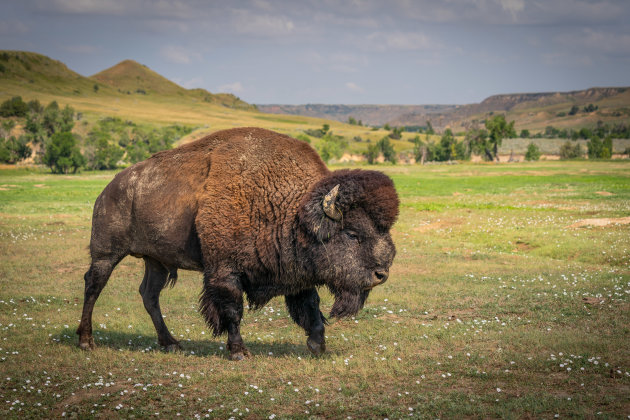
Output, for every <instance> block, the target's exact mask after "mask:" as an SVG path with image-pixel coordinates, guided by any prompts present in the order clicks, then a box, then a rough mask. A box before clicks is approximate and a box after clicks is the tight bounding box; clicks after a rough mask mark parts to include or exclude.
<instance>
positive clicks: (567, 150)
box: [560, 141, 582, 159]
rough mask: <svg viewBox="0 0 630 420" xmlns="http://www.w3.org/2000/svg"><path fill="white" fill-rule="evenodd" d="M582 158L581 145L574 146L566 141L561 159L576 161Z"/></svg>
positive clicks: (561, 147) (561, 149) (561, 152)
mask: <svg viewBox="0 0 630 420" xmlns="http://www.w3.org/2000/svg"><path fill="white" fill-rule="evenodd" d="M580 157H582V148H581V147H580V143H575V144H572V143H571V142H570V141H566V142H565V143H564V144H563V145H562V146H560V159H576V158H580Z"/></svg>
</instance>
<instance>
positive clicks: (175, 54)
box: [160, 45, 200, 64]
mask: <svg viewBox="0 0 630 420" xmlns="http://www.w3.org/2000/svg"><path fill="white" fill-rule="evenodd" d="M160 55H161V56H162V57H163V58H165V59H166V60H168V61H170V62H171V63H175V64H190V63H191V62H192V61H193V60H194V59H199V58H200V55H199V53H196V52H190V51H187V50H186V49H185V48H182V47H178V46H175V45H166V46H164V47H162V48H161V49H160Z"/></svg>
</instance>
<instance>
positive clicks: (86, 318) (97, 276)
mask: <svg viewBox="0 0 630 420" xmlns="http://www.w3.org/2000/svg"><path fill="white" fill-rule="evenodd" d="M121 259H122V258H114V259H107V258H105V259H98V260H97V259H92V264H91V265H90V269H89V270H88V271H87V273H85V275H84V276H83V279H84V280H85V294H84V297H83V313H82V314H81V323H80V324H79V328H78V329H77V334H78V335H79V347H81V349H83V350H91V349H93V348H94V338H93V337H92V312H93V310H94V304H95V303H96V299H98V297H99V295H100V294H101V291H102V290H103V288H104V287H105V285H106V284H107V280H109V276H110V275H111V274H112V271H113V270H114V267H115V266H116V264H118V262H119V261H120V260H121Z"/></svg>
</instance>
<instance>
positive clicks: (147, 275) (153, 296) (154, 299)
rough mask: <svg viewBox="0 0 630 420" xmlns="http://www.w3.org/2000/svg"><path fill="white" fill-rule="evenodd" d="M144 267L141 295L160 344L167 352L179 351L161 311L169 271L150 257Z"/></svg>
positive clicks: (145, 260)
mask: <svg viewBox="0 0 630 420" xmlns="http://www.w3.org/2000/svg"><path fill="white" fill-rule="evenodd" d="M144 266H145V269H144V279H143V280H142V284H140V295H142V302H143V303H144V308H145V309H146V310H147V312H148V313H149V315H150V316H151V320H152V321H153V325H154V326H155V331H156V332H157V335H158V342H159V343H160V345H161V346H162V347H164V348H165V349H166V350H167V351H174V350H179V349H181V346H180V345H179V342H178V341H177V340H175V338H173V336H172V335H171V333H170V332H169V330H168V328H167V327H166V324H165V323H164V318H163V317H162V311H161V310H160V292H161V291H162V289H163V288H164V286H165V285H166V283H167V281H168V278H169V277H168V276H169V271H168V270H167V269H166V267H164V265H162V263H160V262H159V261H156V260H154V259H152V258H149V257H145V258H144Z"/></svg>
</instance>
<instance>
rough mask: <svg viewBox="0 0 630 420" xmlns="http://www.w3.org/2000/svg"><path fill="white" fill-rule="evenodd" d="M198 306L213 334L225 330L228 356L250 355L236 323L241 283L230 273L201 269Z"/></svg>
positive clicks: (240, 310)
mask: <svg viewBox="0 0 630 420" xmlns="http://www.w3.org/2000/svg"><path fill="white" fill-rule="evenodd" d="M203 286H204V287H203V292H202V293H201V298H200V310H201V313H202V314H203V315H204V317H205V319H206V323H207V324H208V325H209V326H210V327H211V328H212V331H213V334H214V336H215V337H216V336H219V335H221V334H223V333H224V332H227V333H228V341H227V347H228V350H229V351H230V359H232V360H243V359H244V358H245V357H247V356H250V352H249V350H247V347H245V344H244V343H243V337H241V332H240V324H241V319H242V318H243V287H242V285H241V280H240V277H239V276H238V275H237V274H234V273H221V270H218V272H216V273H204V285H203Z"/></svg>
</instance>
